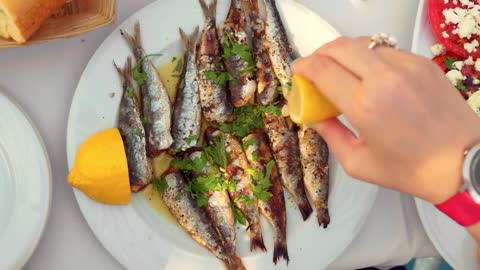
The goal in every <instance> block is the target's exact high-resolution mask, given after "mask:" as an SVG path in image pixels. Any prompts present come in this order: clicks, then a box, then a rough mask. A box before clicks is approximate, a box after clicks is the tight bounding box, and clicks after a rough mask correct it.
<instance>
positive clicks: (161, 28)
mask: <svg viewBox="0 0 480 270" xmlns="http://www.w3.org/2000/svg"><path fill="white" fill-rule="evenodd" d="M277 2H278V5H279V9H280V13H281V14H282V16H283V17H284V19H285V20H284V21H286V22H287V23H286V28H287V29H288V30H289V33H290V38H291V40H292V41H293V43H294V45H295V48H296V49H297V51H298V52H299V53H300V54H301V55H307V54H309V53H311V52H313V51H314V50H315V49H316V48H317V47H319V46H320V45H322V44H324V43H325V42H328V41H331V40H333V39H334V38H336V37H337V36H338V33H337V32H336V31H335V30H334V29H333V28H332V27H331V26H330V25H329V24H327V23H326V22H325V21H323V20H322V19H321V18H320V17H318V15H316V14H314V13H313V12H312V11H310V10H309V9H307V8H305V7H304V6H302V5H300V4H298V3H296V2H294V1H291V0H278V1H277ZM229 3H230V1H227V0H220V1H219V2H218V9H217V10H218V12H217V13H218V21H219V22H220V21H223V19H224V18H225V17H226V13H227V9H228V6H229ZM202 17H203V16H202V12H201V10H200V6H199V4H198V1H197V0H184V1H174V0H163V1H157V2H154V3H153V4H151V5H149V6H147V7H145V8H144V9H142V10H140V11H139V12H137V13H136V14H134V15H132V16H131V17H130V18H129V19H127V20H126V21H125V22H124V23H122V24H121V25H120V27H119V28H123V29H127V30H131V29H132V27H133V24H134V22H135V21H136V20H139V21H140V23H141V26H142V36H143V43H144V46H145V49H146V51H147V52H148V53H158V52H161V53H163V54H164V55H163V57H160V58H156V59H154V58H152V59H154V60H155V61H156V62H155V63H156V64H159V63H162V62H166V61H170V60H171V59H172V56H175V55H176V54H178V53H179V51H180V48H181V46H180V42H179V34H178V27H182V28H183V29H184V30H186V31H187V32H191V31H192V30H193V28H194V27H195V26H196V25H203V18H202ZM312 29H314V31H312ZM128 55H130V50H129V48H128V46H127V45H126V43H125V41H124V40H123V38H122V37H121V36H120V33H119V29H116V30H115V31H114V32H113V33H112V34H111V35H110V36H109V37H108V38H107V39H106V40H105V41H104V43H103V44H102V45H101V46H100V47H99V48H98V50H97V52H96V53H95V55H94V56H93V57H92V59H91V60H90V63H89V64H88V66H87V68H86V69H85V71H84V73H83V75H82V78H81V80H80V82H79V85H78V88H77V90H76V92H75V97H74V99H73V103H72V107H71V110H70V118H69V125H68V134H67V152H68V154H67V156H68V162H69V167H70V168H71V167H72V165H73V160H74V157H75V153H76V152H77V149H78V146H79V145H80V144H81V143H82V142H83V141H84V140H85V139H86V138H88V137H89V136H90V135H92V134H93V133H95V132H98V131H100V130H103V129H106V128H111V127H115V126H117V113H118V105H119V101H120V96H121V94H120V93H121V92H120V90H121V85H120V82H119V79H118V75H117V74H116V73H115V71H114V69H113V66H112V60H115V61H116V62H117V63H119V64H120V63H121V64H123V63H124V61H125V59H126V57H127V56H128ZM111 92H115V93H116V94H115V97H114V98H111V95H109V94H110V93H111ZM331 165H332V166H331V168H332V170H331V174H332V178H333V179H332V182H331V190H330V201H329V203H330V211H331V218H332V223H331V224H330V226H329V228H328V229H327V230H324V229H321V228H319V226H318V223H317V221H316V219H315V218H314V216H313V215H312V217H311V218H310V219H309V220H308V221H307V222H303V221H302V219H301V217H300V215H299V211H298V209H297V208H296V206H295V205H294V204H293V203H292V202H291V200H289V199H288V196H287V224H288V225H287V237H288V252H289V255H290V264H289V265H288V268H289V269H325V268H326V267H327V266H328V265H329V264H330V263H331V262H332V261H333V260H334V259H335V258H337V257H338V256H339V255H340V254H341V253H342V252H343V250H344V249H345V248H346V247H347V246H348V245H349V244H350V242H351V241H352V240H353V239H354V238H355V236H356V235H357V233H358V232H359V230H360V228H361V227H362V225H363V223H364V221H365V219H366V217H367V215H368V213H369V212H370V209H371V207H372V205H373V202H374V200H375V198H376V194H377V190H378V189H377V187H376V186H372V185H369V184H365V183H362V182H359V181H356V180H353V179H352V178H350V177H348V176H347V175H346V174H345V172H344V171H343V170H342V169H341V168H340V167H339V166H338V164H337V163H336V162H335V161H334V160H333V159H332V162H331ZM75 195H76V198H77V201H78V204H79V205H80V209H81V210H82V212H83V215H84V216H85V219H86V220H87V222H88V224H89V225H90V227H91V229H92V230H93V231H94V233H95V235H96V236H97V238H98V239H99V240H100V242H102V244H103V245H104V246H105V247H106V248H107V250H108V251H110V253H111V254H112V255H113V256H114V257H115V258H116V259H117V260H118V261H119V262H120V263H121V264H123V265H124V266H125V267H127V268H128V269H221V268H222V266H221V264H220V263H219V261H218V260H217V259H215V258H214V257H213V256H212V255H211V254H210V253H209V252H207V251H206V250H205V249H204V248H202V247H200V246H199V245H198V244H196V243H195V242H194V241H193V240H192V239H191V238H190V237H189V236H188V235H187V234H186V233H185V232H184V231H183V230H182V229H181V228H180V227H179V226H178V225H176V224H174V223H173V222H172V221H170V220H167V219H166V218H165V217H164V216H161V215H159V214H158V213H157V212H156V211H155V210H153V209H152V208H150V207H149V205H148V203H146V202H145V200H144V198H143V197H142V196H141V195H140V196H139V195H135V196H134V197H133V201H132V203H131V204H130V205H128V206H124V207H112V206H107V205H102V204H98V203H95V202H93V201H92V200H90V199H88V198H87V197H86V196H85V195H84V194H82V193H81V192H79V191H77V190H75ZM262 229H263V232H264V234H265V235H264V239H265V241H266V245H267V249H268V253H251V252H250V251H249V250H248V237H247V235H246V232H245V229H244V228H240V230H239V231H238V253H239V254H240V256H242V259H243V262H244V264H245V266H246V267H247V269H287V266H286V264H284V262H283V261H282V262H280V263H279V264H278V265H277V266H276V267H275V266H274V264H273V263H272V253H273V243H272V242H273V241H272V237H271V236H272V232H271V229H270V226H269V225H268V224H267V223H265V222H263V223H262Z"/></svg>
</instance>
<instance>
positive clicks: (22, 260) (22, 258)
mask: <svg viewBox="0 0 480 270" xmlns="http://www.w3.org/2000/svg"><path fill="white" fill-rule="evenodd" d="M0 96H3V97H5V99H6V100H7V101H8V102H10V104H12V105H13V107H14V108H15V109H16V110H17V111H18V113H19V115H20V116H22V117H23V118H24V119H25V123H27V124H28V126H29V128H30V129H31V130H32V131H33V134H34V137H35V139H36V140H37V143H38V145H39V146H40V148H41V149H42V154H43V157H44V159H45V165H46V173H47V179H46V180H45V181H44V182H45V183H44V184H46V185H47V194H46V197H45V200H43V201H44V203H43V204H42V206H43V207H45V208H44V209H45V211H44V212H41V213H40V214H41V218H40V219H41V221H40V223H37V224H35V227H36V228H38V229H39V230H38V233H37V234H35V235H34V236H33V238H31V239H30V241H29V245H30V248H28V249H26V250H25V251H24V252H23V254H21V255H19V256H18V258H17V260H16V262H15V269H22V268H23V267H24V266H25V264H26V263H27V262H28V261H29V260H30V258H31V257H32V255H33V253H34V252H35V250H36V249H37V247H38V244H39V243H40V240H41V239H42V237H43V235H44V233H45V230H46V227H47V224H48V221H49V219H50V213H51V208H52V193H53V183H52V182H53V181H52V180H53V173H52V164H51V161H50V156H49V153H48V149H47V147H46V145H45V142H44V140H43V138H42V136H41V134H40V131H39V130H38V128H37V126H36V125H35V123H34V122H33V120H32V119H31V118H30V116H29V115H28V113H27V112H26V111H25V110H24V109H23V107H22V106H20V104H19V103H18V102H17V101H16V100H15V98H13V97H12V96H11V95H10V94H8V93H7V92H6V91H4V90H3V89H0ZM40 179H42V177H40ZM45 201H46V202H45Z"/></svg>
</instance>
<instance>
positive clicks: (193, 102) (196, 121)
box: [172, 27, 202, 152]
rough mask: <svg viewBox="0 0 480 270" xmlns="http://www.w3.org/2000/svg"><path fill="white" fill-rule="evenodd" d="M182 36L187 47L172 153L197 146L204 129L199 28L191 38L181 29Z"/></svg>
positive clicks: (178, 90)
mask: <svg viewBox="0 0 480 270" xmlns="http://www.w3.org/2000/svg"><path fill="white" fill-rule="evenodd" d="M180 36H181V38H182V41H183V44H184V46H185V57H184V61H183V70H182V74H181V79H180V82H179V84H178V87H177V97H176V100H175V105H174V109H173V119H172V136H173V145H172V152H180V151H185V150H187V149H189V148H191V147H193V146H196V145H197V142H198V139H199V138H200V131H201V127H202V108H201V106H200V95H199V92H198V91H199V90H198V81H197V66H196V63H195V58H196V57H195V50H196V48H195V47H196V44H197V38H198V27H197V28H195V31H194V32H193V34H192V35H191V36H190V37H189V36H188V35H187V34H185V32H183V30H182V29H180Z"/></svg>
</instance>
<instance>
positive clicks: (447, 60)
mask: <svg viewBox="0 0 480 270" xmlns="http://www.w3.org/2000/svg"><path fill="white" fill-rule="evenodd" d="M455 62H457V59H455V58H453V57H446V58H444V59H443V63H444V64H445V66H446V67H447V68H448V70H452V69H455V67H454V66H453V63H455Z"/></svg>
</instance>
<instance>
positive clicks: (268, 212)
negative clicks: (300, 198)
mask: <svg viewBox="0 0 480 270" xmlns="http://www.w3.org/2000/svg"><path fill="white" fill-rule="evenodd" d="M243 144H244V145H248V146H247V147H246V150H245V153H246V155H247V159H248V162H249V163H250V167H251V168H252V169H254V170H255V171H259V172H261V173H262V174H263V175H266V170H267V169H266V168H267V164H268V163H269V162H272V161H274V159H273V156H272V153H271V150H270V146H269V145H268V139H267V136H266V134H265V133H264V132H263V131H254V132H252V133H250V134H249V135H248V136H246V137H245V138H244V139H243ZM270 184H271V186H270V187H269V188H268V190H267V191H268V192H270V193H271V194H272V197H271V198H270V199H269V200H268V201H267V202H264V201H262V200H258V207H259V209H260V212H261V213H262V215H263V216H264V217H265V218H266V219H267V220H268V222H269V223H270V224H271V225H272V229H273V243H274V250H273V262H274V263H275V264H277V262H278V260H279V259H280V258H283V259H284V260H285V261H286V262H287V264H288V262H289V260H290V259H289V257H288V249H287V214H286V208H285V198H284V196H283V188H282V183H281V179H280V174H279V172H278V168H277V165H276V164H274V165H273V167H272V171H271V176H270Z"/></svg>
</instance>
